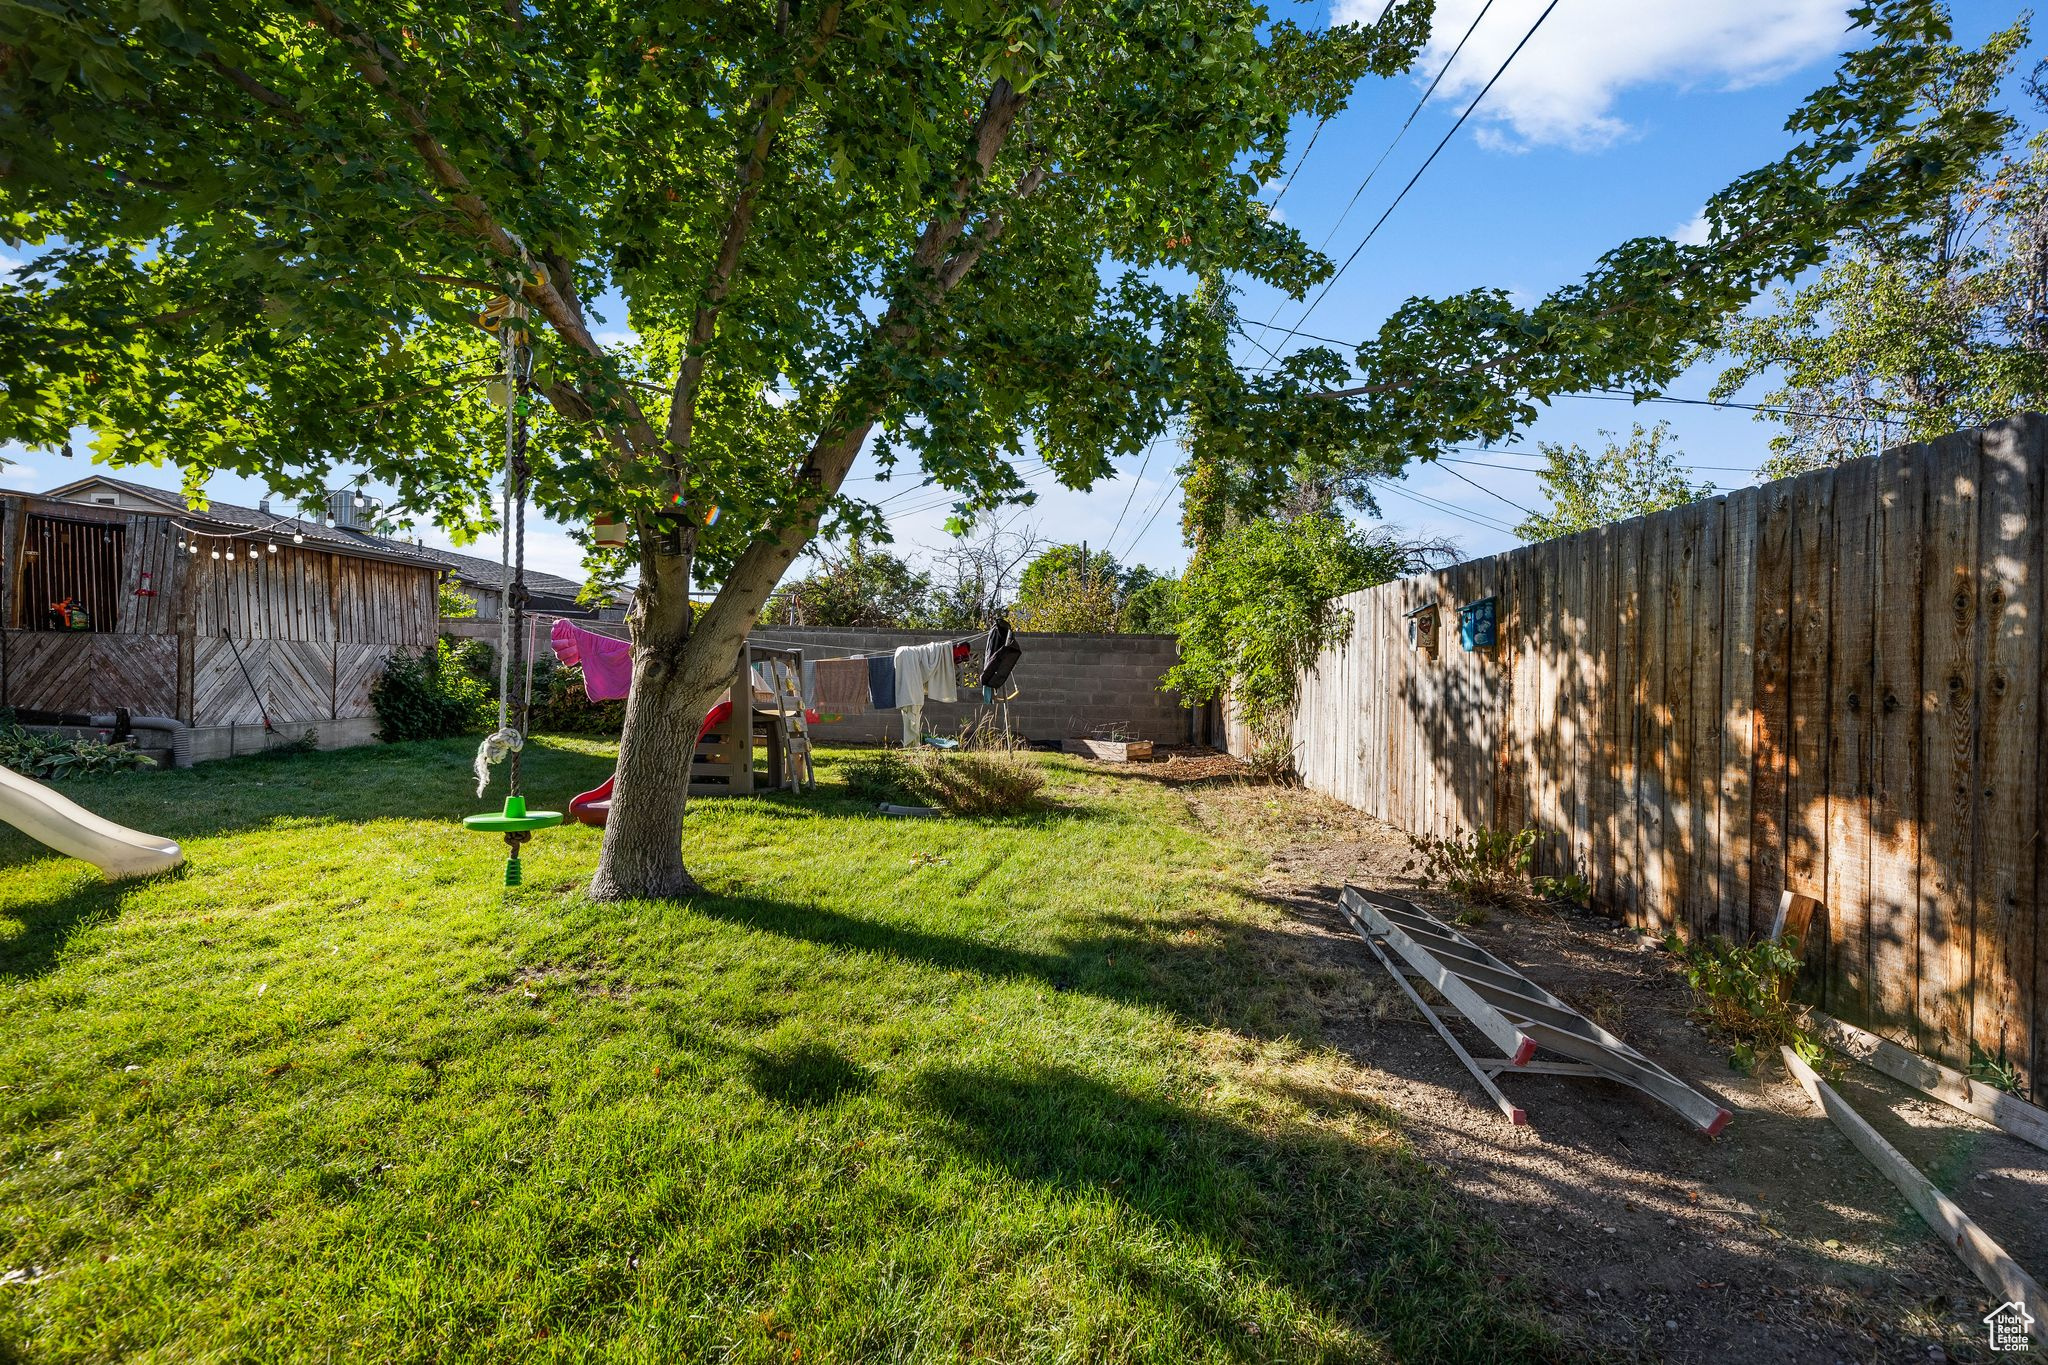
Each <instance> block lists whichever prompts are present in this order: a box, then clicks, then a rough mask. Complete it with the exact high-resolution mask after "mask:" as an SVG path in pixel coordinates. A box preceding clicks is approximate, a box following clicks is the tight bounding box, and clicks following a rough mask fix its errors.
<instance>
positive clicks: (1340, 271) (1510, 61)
mask: <svg viewBox="0 0 2048 1365" xmlns="http://www.w3.org/2000/svg"><path fill="white" fill-rule="evenodd" d="M1557 4H1558V0H1550V3H1549V4H1548V5H1546V6H1545V7H1544V9H1543V13H1541V14H1539V15H1537V16H1536V22H1535V23H1533V24H1531V25H1529V31H1528V32H1527V33H1525V34H1523V35H1522V41H1521V42H1519V43H1516V44H1515V50H1514V51H1512V52H1510V53H1508V56H1507V60H1506V61H1504V62H1502V63H1501V64H1500V69H1499V70H1498V71H1495V72H1494V73H1493V77H1492V79H1490V80H1488V81H1487V82H1486V84H1485V85H1484V86H1482V87H1481V88H1480V91H1479V93H1478V94H1477V95H1476V96H1474V97H1473V100H1472V102H1471V103H1470V104H1468V105H1466V106H1465V112H1463V113H1462V114H1459V115H1458V121H1457V122H1456V123H1453V124H1452V125H1451V131H1449V132H1448V133H1445V134H1444V136H1443V140H1442V141H1441V142H1439V143H1437V144H1436V146H1435V147H1434V148H1433V149H1432V150H1431V151H1430V154H1429V156H1428V157H1427V159H1425V160H1424V161H1423V163H1422V164H1421V165H1420V166H1418V167H1416V169H1415V174H1414V175H1411V176H1409V177H1408V183H1407V184H1405V185H1403V186H1402V187H1401V192H1400V193H1399V194H1397V195H1395V196H1394V202H1393V203H1391V204H1389V205H1387V210H1386V212H1385V213H1382V214H1381V215H1380V216H1379V221H1378V222H1375V223H1374V224H1373V225H1372V227H1371V229H1369V230H1368V231H1367V232H1366V234H1365V240H1364V241H1361V242H1360V243H1359V244H1358V245H1357V246H1356V247H1354V248H1352V251H1351V254H1350V255H1349V256H1346V257H1345V258H1344V264H1342V265H1340V266H1338V267H1337V273H1336V274H1334V275H1332V276H1330V278H1329V279H1328V280H1326V281H1324V283H1323V287H1322V289H1321V290H1320V291H1319V292H1318V293H1317V294H1316V296H1315V299H1314V301H1313V302H1311V303H1310V304H1309V306H1308V307H1307V308H1306V309H1304V310H1303V311H1302V314H1301V316H1300V317H1299V318H1296V319H1295V323H1294V327H1293V328H1291V329H1289V331H1288V333H1287V335H1286V336H1283V337H1282V338H1280V344H1281V345H1283V346H1284V345H1286V344H1287V341H1288V339H1289V338H1291V337H1293V336H1294V335H1295V333H1296V332H1298V331H1299V330H1300V329H1301V326H1302V324H1303V323H1305V322H1307V321H1308V320H1309V318H1310V317H1311V316H1313V315H1314V313H1315V311H1316V309H1317V307H1319V306H1320V305H1321V304H1322V301H1323V300H1324V299H1326V298H1328V297H1329V296H1330V290H1331V289H1332V288H1334V287H1335V285H1336V283H1337V281H1338V280H1341V279H1343V278H1344V272H1345V271H1347V270H1349V269H1350V268H1351V263H1352V262H1353V261H1356V260H1357V259H1358V255H1359V253H1360V252H1362V251H1364V250H1365V249H1366V247H1367V246H1369V245H1370V244H1371V242H1372V239H1373V238H1374V237H1375V236H1377V235H1378V234H1379V230H1380V228H1381V227H1382V226H1383V225H1385V223H1386V221H1387V219H1388V218H1390V217H1392V216H1393V213H1394V210H1395V209H1397V208H1399V207H1401V201H1402V200H1404V199H1406V198H1407V197H1408V191H1410V190H1412V189H1414V188H1415V182H1416V181H1418V180H1420V179H1422V176H1423V172H1425V171H1427V170H1428V169H1429V168H1430V167H1431V166H1433V165H1435V164H1436V159H1437V157H1438V155H1440V154H1441V153H1442V152H1443V149H1444V148H1445V147H1448V146H1449V145H1450V143H1451V139H1452V138H1454V137H1456V136H1457V135H1458V130H1459V129H1460V128H1463V127H1464V126H1465V120H1466V119H1468V118H1470V117H1472V111H1473V110H1475V109H1477V108H1478V107H1479V106H1480V104H1481V103H1482V102H1483V101H1484V100H1485V99H1486V94H1487V91H1489V90H1491V89H1493V87H1494V85H1495V84H1496V83H1497V82H1498V81H1499V80H1500V78H1501V77H1502V76H1504V75H1506V74H1507V70H1508V68H1509V67H1510V66H1512V65H1514V61H1515V58H1517V57H1519V56H1521V55H1522V49H1523V48H1525V47H1527V46H1528V45H1529V40H1530V39H1531V38H1534V37H1535V36H1536V30H1538V29H1540V28H1542V27H1543V21H1544V20H1545V19H1548V18H1549V17H1550V12H1551V11H1552V10H1554V9H1556V8H1557ZM1483 12H1484V11H1482V13H1483ZM1276 311H1277V310H1276Z"/></svg>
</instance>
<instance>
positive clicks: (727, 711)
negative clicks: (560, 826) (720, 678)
mask: <svg viewBox="0 0 2048 1365" xmlns="http://www.w3.org/2000/svg"><path fill="white" fill-rule="evenodd" d="M731 715H732V703H731V702H729V701H722V702H720V703H718V705H716V706H714V707H712V708H711V714H710V715H708V716H706V717H704V723H703V724H702V725H700V726H698V727H697V739H698V741H699V742H700V743H701V742H702V741H703V739H704V736H705V734H706V733H707V732H709V731H710V730H711V729H712V727H714V726H716V725H719V724H722V723H723V722H724V721H725V720H726V719H727V718H729V717H730V716H731ZM616 781H618V777H617V776H616V775H614V776H612V777H607V778H606V779H605V780H604V785H603V786H602V787H599V788H597V789H596V790H595V791H587V792H584V793H583V794H582V795H580V796H578V797H576V798H575V799H574V800H572V801H570V802H569V818H570V819H572V820H581V821H582V822H583V823H584V824H586V825H597V826H598V827H600V828H602V827H603V825H604V822H605V817H606V816H608V815H610V814H611V813H612V783H614V782H616Z"/></svg>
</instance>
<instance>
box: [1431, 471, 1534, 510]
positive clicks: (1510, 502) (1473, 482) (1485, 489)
mask: <svg viewBox="0 0 2048 1365" xmlns="http://www.w3.org/2000/svg"><path fill="white" fill-rule="evenodd" d="M1444 473H1446V474H1448V475H1450V476H1451V477H1452V478H1454V479H1463V480H1464V481H1465V482H1466V483H1469V484H1471V485H1472V486H1473V487H1474V488H1476V489H1478V490H1479V491H1480V492H1482V493H1484V494H1486V496H1487V497H1489V498H1492V499H1494V500H1495V501H1497V502H1504V503H1506V504H1507V505H1508V506H1510V507H1512V508H1514V509H1515V510H1516V511H1517V512H1520V513H1521V514H1522V515H1523V516H1525V517H1533V516H1535V515H1536V513H1534V512H1532V511H1530V510H1529V509H1528V508H1526V507H1524V506H1522V504H1520V503H1519V502H1516V501H1515V500H1514V499H1512V498H1508V497H1503V496H1502V495H1500V494H1499V493H1496V492H1494V491H1493V490H1492V489H1491V488H1488V487H1487V486H1486V485H1485V484H1483V483H1481V482H1479V481H1478V480H1477V479H1474V478H1472V477H1470V476H1469V475H1465V474H1460V473H1459V472H1458V471H1457V470H1455V469H1446V470H1445V471H1444Z"/></svg>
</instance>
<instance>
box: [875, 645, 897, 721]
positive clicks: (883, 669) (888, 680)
mask: <svg viewBox="0 0 2048 1365" xmlns="http://www.w3.org/2000/svg"><path fill="white" fill-rule="evenodd" d="M868 705H870V706H872V707H874V708H875V709H876V710H877V711H894V710H895V709H896V660H895V659H894V658H893V657H892V656H890V655H887V654H870V655H868Z"/></svg>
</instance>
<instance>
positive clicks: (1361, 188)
mask: <svg viewBox="0 0 2048 1365" xmlns="http://www.w3.org/2000/svg"><path fill="white" fill-rule="evenodd" d="M1492 8H1493V0H1486V3H1485V4H1483V5H1481V6H1480V7H1479V13H1477V14H1475V15H1473V16H1472V22H1471V23H1470V24H1469V25H1467V26H1466V28H1465V36H1464V37H1462V38H1460V39H1458V45H1457V46H1456V47H1454V48H1452V49H1451V55H1450V56H1449V58H1447V59H1446V60H1445V62H1444V64H1443V65H1442V66H1440V67H1438V68H1437V72H1436V75H1435V76H1433V77H1431V78H1430V82H1429V89H1427V90H1425V91H1423V92H1422V98H1421V99H1419V100H1417V101H1415V107H1414V108H1413V109H1410V110H1409V111H1408V117H1407V118H1405V119H1403V120H1401V127H1400V129H1399V131H1397V132H1396V133H1395V134H1394V140H1393V141H1392V142H1389V143H1388V144H1387V149H1386V150H1385V151H1383V152H1381V153H1380V159H1379V160H1378V161H1375V162H1373V163H1372V169H1371V170H1369V171H1367V172H1366V173H1365V179H1363V180H1361V181H1359V182H1358V188H1357V189H1356V190H1353V191H1352V193H1351V198H1350V200H1349V201H1348V202H1347V203H1346V204H1345V205H1344V212H1342V213H1340V214H1338V215H1337V221H1336V222H1334V223H1332V224H1330V230H1329V231H1328V232H1326V233H1324V234H1323V240H1322V243H1321V245H1319V246H1317V247H1316V250H1317V251H1321V250H1322V249H1323V247H1326V246H1328V245H1329V244H1330V239H1331V238H1332V237H1335V236H1336V235H1337V229H1338V228H1340V227H1343V226H1344V220H1345V218H1347V217H1349V216H1350V214H1351V210H1352V209H1354V208H1356V207H1357V206H1358V198H1359V196H1360V195H1362V194H1364V193H1365V187H1366V186H1368V185H1370V184H1372V178H1373V177H1374V176H1376V175H1378V174H1379V173H1380V167H1382V166H1384V165H1386V164H1387V158H1388V157H1389V156H1391V155H1393V152H1394V148H1396V147H1398V146H1400V145H1401V139H1402V138H1404V137H1406V136H1407V135H1408V129H1409V128H1410V127H1411V126H1412V125H1413V124H1414V122H1415V116H1416V115H1417V114H1419V113H1421V112H1422V106H1423V105H1425V104H1428V103H1429V97H1430V96H1431V95H1434V94H1435V93H1436V88H1437V86H1439V85H1441V84H1443V79H1444V75H1445V73H1447V72H1448V71H1449V70H1450V69H1451V66H1452V64H1453V63H1454V62H1456V61H1457V60H1458V54H1459V53H1460V52H1463V51H1464V50H1465V44H1466V43H1467V42H1469V41H1470V40H1471V37H1472V34H1473V31H1474V30H1475V29H1477V28H1478V27H1479V21H1480V20H1481V19H1484V18H1485V17H1486V12H1487V11H1488V10H1490V9H1492ZM1536 22H1538V23H1539V24H1540V23H1542V22H1543V21H1542V20H1540V19H1539V20H1537V21H1536ZM1523 41H1524V42H1527V41H1528V40H1527V39H1526V38H1525V39H1523ZM1495 79H1496V80H1497V79H1499V78H1498V77H1495ZM1480 93H1481V96H1482V97H1484V94H1485V92H1484V91H1481V92H1480ZM1473 103H1475V104H1476V103H1478V101H1477V100H1475V101H1473ZM1468 112H1469V111H1468ZM1460 122H1463V120H1462V119H1461V120H1460ZM1453 131H1456V130H1455V129H1453ZM1302 155H1303V156H1304V157H1306V156H1307V155H1308V153H1306V152H1304V153H1302ZM1295 169H1296V170H1300V169H1301V168H1300V167H1299V166H1297V167H1295ZM1273 311H1274V312H1275V313H1277V312H1279V311H1280V310H1279V309H1278V308H1275V309H1274V310H1273Z"/></svg>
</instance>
